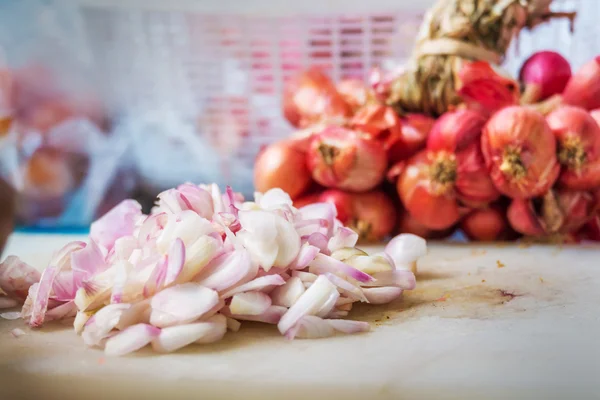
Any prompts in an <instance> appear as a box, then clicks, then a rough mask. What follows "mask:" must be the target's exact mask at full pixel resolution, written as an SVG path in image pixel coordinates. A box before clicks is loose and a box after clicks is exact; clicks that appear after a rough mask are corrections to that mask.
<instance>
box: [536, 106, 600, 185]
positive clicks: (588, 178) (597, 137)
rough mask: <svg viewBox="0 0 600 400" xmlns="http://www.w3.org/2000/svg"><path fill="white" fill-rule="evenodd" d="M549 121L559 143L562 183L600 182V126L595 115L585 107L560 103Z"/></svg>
mask: <svg viewBox="0 0 600 400" xmlns="http://www.w3.org/2000/svg"><path fill="white" fill-rule="evenodd" d="M546 121H547V122H548V126H550V129H552V132H553V133H554V136H555V137H556V141H557V144H558V161H559V162H560V164H561V165H562V167H563V168H562V171H561V173H560V177H559V178H558V182H559V183H560V185H561V186H564V187H565V188H568V189H573V190H586V189H592V188H594V187H597V186H599V185H600V127H598V124H597V123H596V121H595V120H594V118H593V117H592V116H590V114H589V113H588V112H587V111H586V110H584V109H582V108H579V107H573V106H561V107H559V108H557V109H556V110H554V111H553V112H551V113H550V114H549V115H548V116H547V117H546Z"/></svg>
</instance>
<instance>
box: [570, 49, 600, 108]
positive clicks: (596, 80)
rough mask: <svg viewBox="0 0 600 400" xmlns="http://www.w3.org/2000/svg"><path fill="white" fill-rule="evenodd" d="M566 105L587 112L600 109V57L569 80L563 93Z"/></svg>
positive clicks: (585, 65)
mask: <svg viewBox="0 0 600 400" xmlns="http://www.w3.org/2000/svg"><path fill="white" fill-rule="evenodd" d="M562 96H563V100H564V102H565V103H566V104H570V105H572V106H578V107H581V108H584V109H586V110H593V109H595V108H600V56H597V57H595V58H594V59H593V60H590V61H588V62H587V63H585V64H584V65H583V66H582V67H581V68H580V69H579V70H578V71H577V72H575V74H574V75H573V76H572V77H571V79H570V80H569V83H567V86H566V87H565V90H564V91H563V94H562Z"/></svg>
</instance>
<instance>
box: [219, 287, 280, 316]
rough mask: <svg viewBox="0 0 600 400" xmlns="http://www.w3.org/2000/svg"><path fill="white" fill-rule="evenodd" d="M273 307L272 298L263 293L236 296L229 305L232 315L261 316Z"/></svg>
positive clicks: (247, 293) (246, 293)
mask: <svg viewBox="0 0 600 400" xmlns="http://www.w3.org/2000/svg"><path fill="white" fill-rule="evenodd" d="M270 306H271V298H270V297H269V296H268V295H266V294H264V293H262V292H245V293H238V294H236V295H234V296H233V297H232V299H231V304H230V305H229V310H230V311H231V313H232V314H240V315H260V314H263V313H264V312H265V311H267V309H268V308H269V307H270Z"/></svg>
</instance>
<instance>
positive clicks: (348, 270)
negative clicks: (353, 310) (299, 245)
mask: <svg viewBox="0 0 600 400" xmlns="http://www.w3.org/2000/svg"><path fill="white" fill-rule="evenodd" d="M309 271H310V272H315V273H317V274H323V273H325V272H331V273H334V274H342V275H345V276H348V277H350V278H352V279H356V280H357V281H359V282H372V281H373V277H372V276H371V275H369V274H366V273H364V272H362V271H360V270H358V269H356V268H354V267H351V266H349V265H348V264H345V263H343V262H341V261H339V260H336V259H335V258H333V257H330V256H326V255H325V254H317V256H316V257H315V259H314V260H313V262H311V263H310V269H309Z"/></svg>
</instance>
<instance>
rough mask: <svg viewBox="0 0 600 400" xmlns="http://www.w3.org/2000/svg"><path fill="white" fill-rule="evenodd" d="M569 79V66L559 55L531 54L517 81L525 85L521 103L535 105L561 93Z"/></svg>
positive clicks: (541, 52) (550, 53) (551, 52)
mask: <svg viewBox="0 0 600 400" xmlns="http://www.w3.org/2000/svg"><path fill="white" fill-rule="evenodd" d="M570 78H571V65H570V64H569V62H568V61H567V59H566V58H564V57H563V56H562V55H560V54H559V53H556V52H554V51H539V52H537V53H535V54H533V55H532V56H531V57H529V58H528V59H527V60H526V61H525V63H523V66H522V67H521V71H520V72H519V80H521V81H522V82H523V83H524V84H525V91H524V93H523V95H522V96H521V103H522V104H530V103H537V102H539V101H542V100H545V99H547V98H549V97H550V96H553V95H555V94H560V93H562V92H563V90H564V89H565V86H567V82H568V81H569V79H570Z"/></svg>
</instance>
